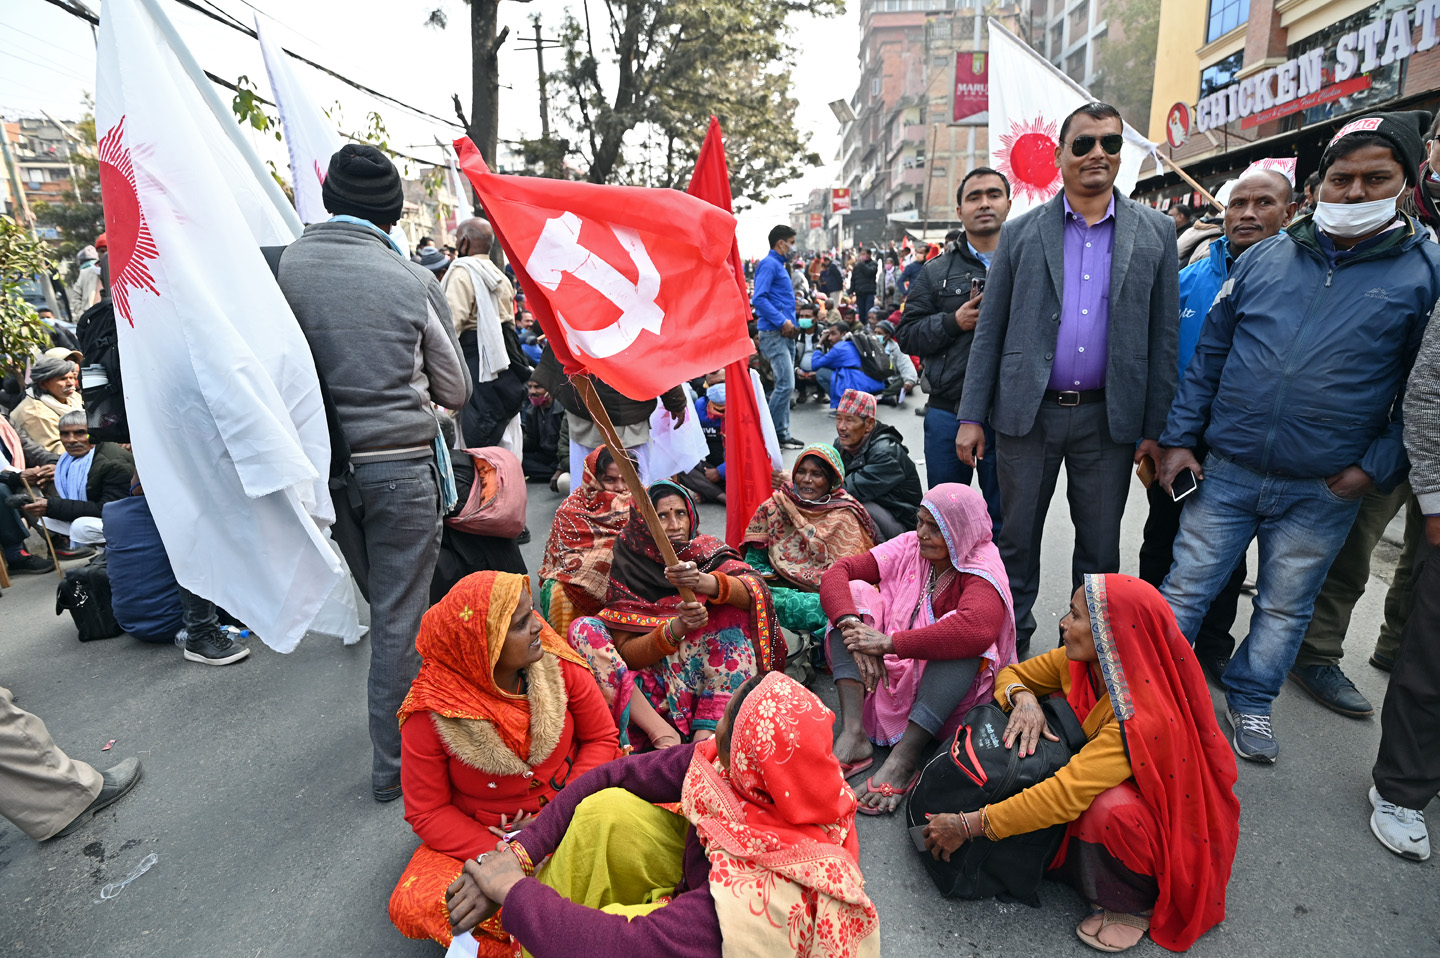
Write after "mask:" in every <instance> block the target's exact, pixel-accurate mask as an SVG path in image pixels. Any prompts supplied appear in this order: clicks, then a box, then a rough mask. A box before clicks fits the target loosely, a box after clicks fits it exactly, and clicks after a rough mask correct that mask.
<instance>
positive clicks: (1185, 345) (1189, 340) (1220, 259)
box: [1180, 236, 1230, 379]
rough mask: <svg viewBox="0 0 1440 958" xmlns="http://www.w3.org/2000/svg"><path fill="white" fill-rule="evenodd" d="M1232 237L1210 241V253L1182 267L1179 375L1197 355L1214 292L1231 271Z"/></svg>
mask: <svg viewBox="0 0 1440 958" xmlns="http://www.w3.org/2000/svg"><path fill="white" fill-rule="evenodd" d="M1229 260H1230V241H1229V240H1228V239H1226V238H1225V237H1223V236H1222V237H1220V238H1219V239H1218V240H1216V241H1215V242H1213V243H1211V244H1210V255H1209V256H1207V257H1205V258H1204V259H1202V260H1201V261H1200V262H1198V263H1191V264H1190V265H1189V266H1187V267H1185V268H1184V269H1182V270H1181V271H1180V378H1182V379H1183V378H1184V377H1185V367H1186V366H1188V365H1190V357H1191V356H1194V355H1195V346H1196V344H1198V343H1199V342H1200V328H1201V327H1202V326H1204V325H1205V314H1206V313H1208V312H1210V307H1211V305H1212V304H1213V303H1214V302H1215V295H1216V294H1217V293H1219V292H1220V287H1221V286H1222V285H1224V283H1225V278H1226V277H1227V276H1229V275H1230V264H1229Z"/></svg>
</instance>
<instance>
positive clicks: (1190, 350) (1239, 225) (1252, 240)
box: [1140, 170, 1295, 683]
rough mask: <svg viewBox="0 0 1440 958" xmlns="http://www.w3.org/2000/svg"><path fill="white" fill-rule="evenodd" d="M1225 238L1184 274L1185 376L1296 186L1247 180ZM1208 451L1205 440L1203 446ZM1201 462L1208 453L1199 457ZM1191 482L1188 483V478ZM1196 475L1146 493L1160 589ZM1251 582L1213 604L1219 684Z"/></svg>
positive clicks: (1291, 208)
mask: <svg viewBox="0 0 1440 958" xmlns="http://www.w3.org/2000/svg"><path fill="white" fill-rule="evenodd" d="M1224 214H1225V221H1224V222H1225V235H1224V236H1223V237H1222V238H1221V239H1218V240H1216V241H1215V242H1213V243H1211V244H1210V255H1209V256H1207V257H1206V258H1205V259H1203V260H1201V261H1200V262H1198V263H1192V264H1190V265H1189V266H1187V267H1185V268H1184V269H1182V270H1181V271H1180V357H1179V358H1180V362H1179V370H1180V375H1181V376H1182V377H1183V376H1184V375H1185V367H1186V366H1188V365H1189V364H1190V357H1191V356H1193V355H1194V354H1195V344H1196V343H1197V342H1199V340H1200V328H1201V326H1202V325H1204V323H1205V314H1206V313H1208V312H1210V304H1212V303H1213V302H1215V295H1216V294H1217V293H1218V292H1220V287H1221V285H1222V284H1223V283H1224V282H1225V280H1226V279H1227V278H1228V277H1229V275H1230V272H1231V270H1233V269H1234V268H1235V261H1236V258H1237V257H1238V256H1240V254H1241V253H1244V252H1245V251H1246V250H1248V249H1250V248H1251V247H1253V246H1254V245H1255V244H1257V243H1259V242H1260V241H1261V240H1266V239H1269V238H1270V237H1272V236H1274V235H1275V234H1276V233H1278V232H1280V230H1281V229H1283V228H1284V226H1285V224H1286V223H1288V222H1290V220H1291V218H1292V217H1294V215H1295V203H1294V201H1293V199H1292V196H1291V189H1290V181H1289V180H1288V179H1286V178H1285V176H1284V175H1283V174H1281V173H1277V172H1276V171H1274V170H1252V171H1250V172H1248V173H1245V174H1243V175H1242V176H1241V177H1240V179H1238V180H1236V181H1235V184H1234V186H1232V187H1231V189H1230V196H1229V202H1228V203H1227V204H1226V206H1225V210H1224ZM1202 443H1203V440H1202ZM1195 458H1196V459H1199V460H1204V458H1205V452H1204V451H1203V450H1200V449H1197V451H1196V455H1195ZM1187 477H1188V478H1187ZM1195 483H1196V478H1195V474H1194V473H1193V472H1188V471H1186V472H1182V473H1181V474H1180V475H1179V476H1178V477H1176V479H1175V481H1174V482H1172V483H1171V486H1170V488H1169V489H1166V488H1165V487H1163V486H1161V485H1160V483H1158V482H1151V483H1150V484H1149V488H1148V489H1146V495H1147V497H1148V498H1149V501H1150V515H1149V517H1148V518H1147V519H1146V520H1145V539H1144V542H1143V543H1142V544H1141V546H1140V578H1142V579H1144V580H1145V581H1146V582H1148V583H1150V584H1151V585H1153V586H1155V587H1156V588H1157V589H1158V588H1159V587H1160V584H1161V583H1162V582H1164V581H1165V576H1166V574H1167V573H1169V571H1170V564H1171V562H1172V561H1173V560H1174V556H1173V555H1172V550H1173V547H1174V545H1175V535H1176V533H1178V532H1179V531H1180V508H1181V506H1182V505H1183V504H1184V501H1185V498H1186V497H1187V496H1189V495H1190V494H1192V493H1193V492H1194V491H1195V489H1196V488H1197V486H1196V484H1195ZM1244 582H1245V559H1244V557H1243V556H1242V557H1241V559H1240V562H1239V564H1238V565H1236V566H1235V571H1234V572H1232V573H1231V574H1230V579H1229V581H1227V582H1226V583H1225V586H1224V587H1223V588H1222V589H1221V590H1220V593H1219V595H1217V596H1216V597H1215V601H1214V602H1212V603H1210V611H1209V612H1207V613H1206V615H1205V618H1204V620H1203V621H1202V622H1201V624H1200V632H1199V634H1198V635H1197V636H1196V637H1195V657H1196V658H1198V659H1199V660H1200V666H1201V668H1203V669H1204V670H1205V674H1206V675H1208V676H1209V677H1210V679H1211V681H1213V682H1216V683H1219V681H1220V676H1221V675H1223V674H1224V673H1225V666H1226V665H1227V664H1228V663H1229V661H1230V656H1231V654H1232V653H1233V652H1234V651H1235V639H1234V638H1233V637H1232V636H1231V635H1230V627H1231V626H1233V625H1234V624H1235V611H1236V606H1237V605H1238V603H1239V601H1240V587H1241V586H1242V585H1243V584H1244Z"/></svg>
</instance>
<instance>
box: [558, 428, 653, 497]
mask: <svg viewBox="0 0 1440 958" xmlns="http://www.w3.org/2000/svg"><path fill="white" fill-rule="evenodd" d="M601 445H603V443H602V444H601ZM599 448H600V445H595V446H582V445H581V444H580V443H578V442H576V441H575V440H574V439H571V440H570V476H571V484H572V485H579V483H580V477H581V476H583V475H585V457H586V456H588V455H590V453H592V452H594V451H595V450H596V449H599ZM625 448H626V450H627V451H628V452H629V453H630V458H632V459H634V460H635V471H636V472H638V473H639V474H640V484H641V485H642V486H648V485H650V483H652V482H654V481H655V479H656V478H658V477H656V476H653V475H652V473H651V471H650V444H649V443H646V444H645V445H643V446H626V447H625Z"/></svg>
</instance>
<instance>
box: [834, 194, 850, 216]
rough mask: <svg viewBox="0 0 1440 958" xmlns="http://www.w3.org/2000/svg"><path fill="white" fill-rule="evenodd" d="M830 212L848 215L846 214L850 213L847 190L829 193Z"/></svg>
mask: <svg viewBox="0 0 1440 958" xmlns="http://www.w3.org/2000/svg"><path fill="white" fill-rule="evenodd" d="M830 212H832V213H848V212H850V191H849V190H842V189H833V190H831V191H830Z"/></svg>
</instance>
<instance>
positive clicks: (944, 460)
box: [925, 406, 1002, 536]
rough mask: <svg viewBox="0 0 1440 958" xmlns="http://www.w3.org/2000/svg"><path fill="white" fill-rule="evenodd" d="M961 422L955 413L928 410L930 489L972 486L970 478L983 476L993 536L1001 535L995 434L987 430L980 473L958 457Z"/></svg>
mask: <svg viewBox="0 0 1440 958" xmlns="http://www.w3.org/2000/svg"><path fill="white" fill-rule="evenodd" d="M959 428H960V421H959V420H958V419H956V418H955V414H954V413H953V412H946V411H945V410H943V409H936V408H935V407H934V406H926V407H925V481H926V483H927V484H928V485H929V487H930V488H931V489H934V488H935V487H936V486H938V485H940V483H942V482H958V483H960V485H962V486H968V485H970V477H971V476H973V475H974V474H975V473H976V472H977V471H978V472H979V473H980V494H981V495H983V496H984V497H985V507H986V508H987V509H988V510H989V511H990V523H991V528H992V530H993V534H994V535H997V536H998V535H999V534H1000V524H1001V519H1002V516H1001V513H1000V480H999V478H997V477H996V475H995V430H993V429H991V428H990V427H989V426H988V425H987V426H986V427H985V458H984V459H981V460H980V464H979V467H978V470H977V469H972V468H971V467H970V466H967V465H965V463H963V462H961V461H960V457H959V456H957V455H955V433H956V431H957V430H958V429H959Z"/></svg>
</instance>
